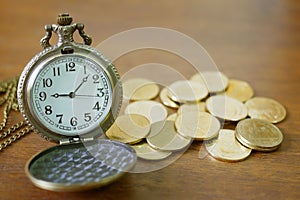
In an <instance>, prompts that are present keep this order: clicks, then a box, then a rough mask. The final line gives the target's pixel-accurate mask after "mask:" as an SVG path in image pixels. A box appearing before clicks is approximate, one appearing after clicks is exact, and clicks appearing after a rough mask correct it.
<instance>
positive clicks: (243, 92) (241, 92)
mask: <svg viewBox="0 0 300 200" xmlns="http://www.w3.org/2000/svg"><path fill="white" fill-rule="evenodd" d="M225 94H226V95H227V96H229V97H232V98H235V99H237V100H239V101H242V102H244V101H247V100H248V99H250V98H251V97H252V96H253V94H254V91H253V89H252V87H251V86H250V85H249V83H247V82H245V81H240V80H235V79H231V80H229V85H228V88H227V89H226V92H225Z"/></svg>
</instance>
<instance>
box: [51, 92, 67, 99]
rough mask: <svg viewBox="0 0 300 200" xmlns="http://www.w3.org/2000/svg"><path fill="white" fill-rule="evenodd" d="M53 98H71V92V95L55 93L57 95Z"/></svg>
mask: <svg viewBox="0 0 300 200" xmlns="http://www.w3.org/2000/svg"><path fill="white" fill-rule="evenodd" d="M51 97H54V98H58V97H70V98H72V97H71V92H70V93H69V94H58V93H55V94H52V95H51Z"/></svg>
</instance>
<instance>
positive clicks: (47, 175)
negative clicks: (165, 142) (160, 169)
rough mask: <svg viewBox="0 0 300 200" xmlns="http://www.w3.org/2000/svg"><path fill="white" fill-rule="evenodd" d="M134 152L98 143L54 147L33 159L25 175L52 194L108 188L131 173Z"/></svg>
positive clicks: (117, 144) (123, 146) (119, 145)
mask: <svg viewBox="0 0 300 200" xmlns="http://www.w3.org/2000/svg"><path fill="white" fill-rule="evenodd" d="M136 160H137V157H136V153H135V151H134V150H133V149H132V148H131V147H130V146H128V145H126V144H123V143H120V142H116V141H111V140H104V139H101V140H100V139H99V140H95V141H91V142H85V143H77V144H68V145H59V146H54V147H51V148H49V149H47V150H45V151H42V152H41V153H39V154H37V155H35V156H34V157H33V158H32V159H30V160H29V161H28V163H27V165H26V169H25V170H26V174H27V176H28V177H29V178H30V180H31V181H32V182H33V183H34V184H35V185H36V186H37V187H40V188H43V189H46V190H52V191H82V190H88V189H93V188H97V187H101V186H103V185H107V184H109V183H111V182H113V181H115V180H117V179H118V178H120V177H121V176H122V175H124V173H126V172H128V171H129V170H131V169H132V168H133V166H134V164H135V163H136Z"/></svg>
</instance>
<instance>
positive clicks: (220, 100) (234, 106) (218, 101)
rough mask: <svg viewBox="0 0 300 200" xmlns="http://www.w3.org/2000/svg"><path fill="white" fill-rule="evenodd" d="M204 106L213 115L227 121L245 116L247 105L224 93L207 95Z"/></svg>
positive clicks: (237, 119)
mask: <svg viewBox="0 0 300 200" xmlns="http://www.w3.org/2000/svg"><path fill="white" fill-rule="evenodd" d="M206 108H207V110H208V111H209V112H210V113H211V114H212V115H213V116H215V117H218V118H221V119H225V120H227V121H239V120H241V119H244V118H245V117H246V116H247V107H246V106H245V105H244V104H243V103H242V102H240V101H238V100H236V99H234V98H231V97H228V96H226V95H217V96H212V97H209V98H208V99H207V100H206Z"/></svg>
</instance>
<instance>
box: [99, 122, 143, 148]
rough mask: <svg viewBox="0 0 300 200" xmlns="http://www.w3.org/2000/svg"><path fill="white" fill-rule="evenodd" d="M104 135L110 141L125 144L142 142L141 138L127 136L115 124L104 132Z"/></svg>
mask: <svg viewBox="0 0 300 200" xmlns="http://www.w3.org/2000/svg"><path fill="white" fill-rule="evenodd" d="M105 135H106V136H107V137H108V138H109V139H111V140H116V141H119V142H123V143H127V144H136V143H138V142H140V141H142V139H141V138H136V137H132V136H130V135H127V134H126V133H125V132H124V131H122V130H121V129H120V128H119V127H118V126H117V125H116V124H115V123H114V124H113V125H112V126H111V127H110V128H109V129H108V130H107V131H106V132H105Z"/></svg>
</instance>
